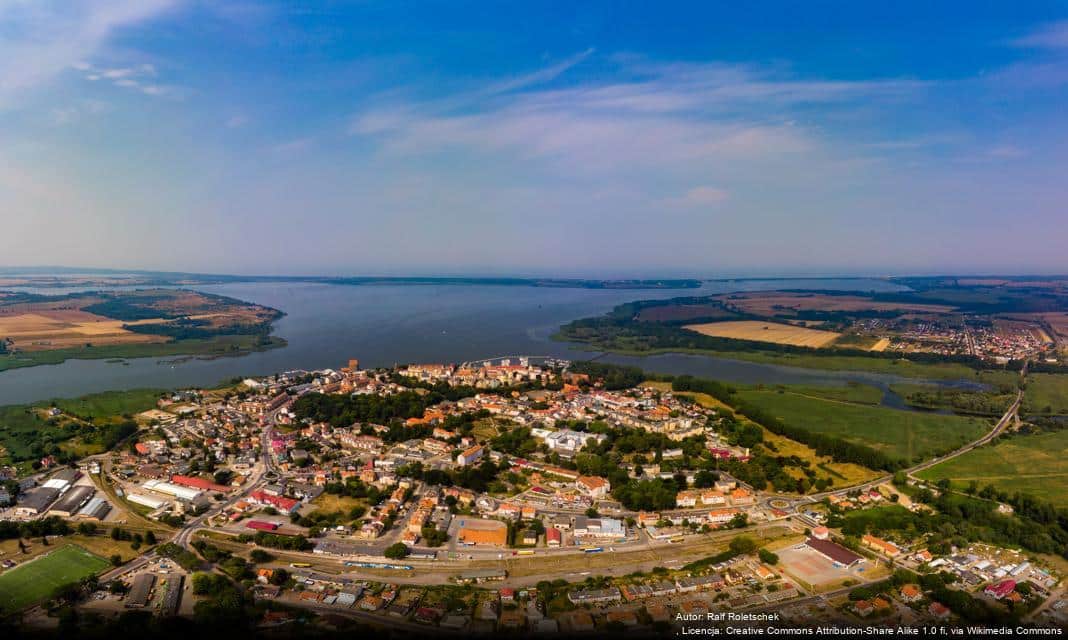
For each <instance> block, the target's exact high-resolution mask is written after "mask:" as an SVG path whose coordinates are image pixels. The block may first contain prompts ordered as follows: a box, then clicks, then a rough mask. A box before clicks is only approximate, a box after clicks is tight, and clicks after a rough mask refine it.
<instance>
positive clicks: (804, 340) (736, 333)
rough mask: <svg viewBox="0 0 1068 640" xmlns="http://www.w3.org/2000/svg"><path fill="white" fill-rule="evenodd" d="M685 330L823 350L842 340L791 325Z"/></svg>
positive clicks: (746, 323)
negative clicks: (821, 348) (822, 348)
mask: <svg viewBox="0 0 1068 640" xmlns="http://www.w3.org/2000/svg"><path fill="white" fill-rule="evenodd" d="M685 328H686V329H689V330H690V331H696V332H697V333H700V334H701V335H705V336H713V337H717V338H733V339H735V340H753V341H756V342H772V343H775V344H788V345H793V346H797V347H814V348H819V347H826V346H828V345H830V344H831V343H833V342H834V341H835V340H837V339H838V338H839V336H841V334H840V333H835V332H834V331H821V330H819V329H809V328H807V327H800V326H797V325H792V324H781V323H777V322H761V321H757V320H736V321H727V322H709V323H704V324H690V325H686V327H685Z"/></svg>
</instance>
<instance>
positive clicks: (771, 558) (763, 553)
mask: <svg viewBox="0 0 1068 640" xmlns="http://www.w3.org/2000/svg"><path fill="white" fill-rule="evenodd" d="M757 555H758V556H760V561H761V562H763V563H764V564H779V556H777V555H776V554H774V553H772V552H770V551H768V550H767V549H761V550H760V551H758V552H757Z"/></svg>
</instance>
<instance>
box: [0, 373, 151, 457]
mask: <svg viewBox="0 0 1068 640" xmlns="http://www.w3.org/2000/svg"><path fill="white" fill-rule="evenodd" d="M159 393H160V392H159V391H158V390H155V389H132V390H127V391H106V392H103V393H97V394H93V395H90V396H85V397H83V398H77V399H73V400H60V399H56V400H44V401H41V402H35V403H33V404H28V405H8V406H3V407H0V464H18V466H19V470H20V472H27V471H28V470H29V468H28V465H29V463H30V462H32V461H36V460H39V459H40V458H42V457H44V456H47V455H55V456H57V457H60V458H61V459H67V458H78V457H81V456H84V455H89V454H94V453H100V452H101V451H104V450H106V449H108V448H109V447H111V446H113V445H114V444H115V443H117V442H118V441H120V440H121V439H122V438H124V437H126V436H127V435H129V433H130V432H132V431H133V430H136V425H133V423H132V421H131V420H129V419H128V418H126V417H124V416H128V415H132V414H135V413H138V412H141V411H145V410H146V409H151V408H152V407H154V406H155V403H156V398H157V397H158V396H159ZM52 406H57V407H58V408H59V409H60V410H61V411H64V412H66V413H64V414H62V415H59V416H50V415H49V413H48V409H49V408H50V407H52ZM71 415H73V416H76V418H71V417H70V416H71ZM89 420H91V422H89Z"/></svg>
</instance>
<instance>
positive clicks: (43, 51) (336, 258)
mask: <svg viewBox="0 0 1068 640" xmlns="http://www.w3.org/2000/svg"><path fill="white" fill-rule="evenodd" d="M578 5H581V6H578ZM884 5H885V6H884ZM1066 98H1068V8H1066V6H1065V5H1064V4H1063V3H1056V2H1049V3H1042V2H1033V3H1008V2H997V3H995V2H979V3H976V2H969V3H963V2H960V3H957V2H940V3H882V4H878V5H877V4H876V3H857V2H841V3H832V2H812V3H737V2H732V3H726V2H724V3H708V2H695V3H665V2H656V3H637V2H606V3H597V2H588V3H574V2H568V3H564V2H561V3H548V2H543V3H529V2H526V3H524V2H516V3H505V2H495V3H457V2H448V3H445V2H442V3H400V2H389V3H379V2H358V3H266V2H265V3H258V2H239V3H227V2H183V1H181V0H109V1H102V2H94V1H91V0H83V1H81V2H62V3H61V2H50V1H48V0H44V1H30V0H0V219H2V220H3V223H4V230H3V232H2V235H0V253H2V256H3V257H2V258H0V264H7V265H39V264H65V265H76V266H95V267H119V268H153V269H167V270H186V271H202V272H204V271H213V272H232V273H259V274H272V273H279V274H281V273H287V274H408V273H412V274H430V273H441V274H483V273H501V274H551V275H606V276H613V275H618V276H635V275H667V274H680V275H743V274H773V273H782V274H836V273H858V274H882V273H935V272H954V271H955V272H987V273H994V272H997V273H1050V272H1056V273H1064V272H1068V264H1066V263H1065V260H1064V255H1065V254H1064V247H1066V246H1068V213H1066V206H1065V203H1066V202H1068V198H1066V196H1068V186H1066V185H1068V180H1066V179H1065V176H1066V175H1068V153H1066V150H1068V144H1066V143H1068V116H1066V115H1065V108H1064V105H1065V104H1066Z"/></svg>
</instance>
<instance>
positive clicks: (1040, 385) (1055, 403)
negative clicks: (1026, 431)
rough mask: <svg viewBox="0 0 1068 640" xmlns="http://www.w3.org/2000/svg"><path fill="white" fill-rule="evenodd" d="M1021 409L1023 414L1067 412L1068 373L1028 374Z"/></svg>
mask: <svg viewBox="0 0 1068 640" xmlns="http://www.w3.org/2000/svg"><path fill="white" fill-rule="evenodd" d="M1023 411H1024V413H1025V414H1031V413H1037V414H1055V415H1061V414H1068V375H1065V374H1056V373H1032V374H1028V376H1027V390H1026V391H1024V404H1023Z"/></svg>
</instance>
